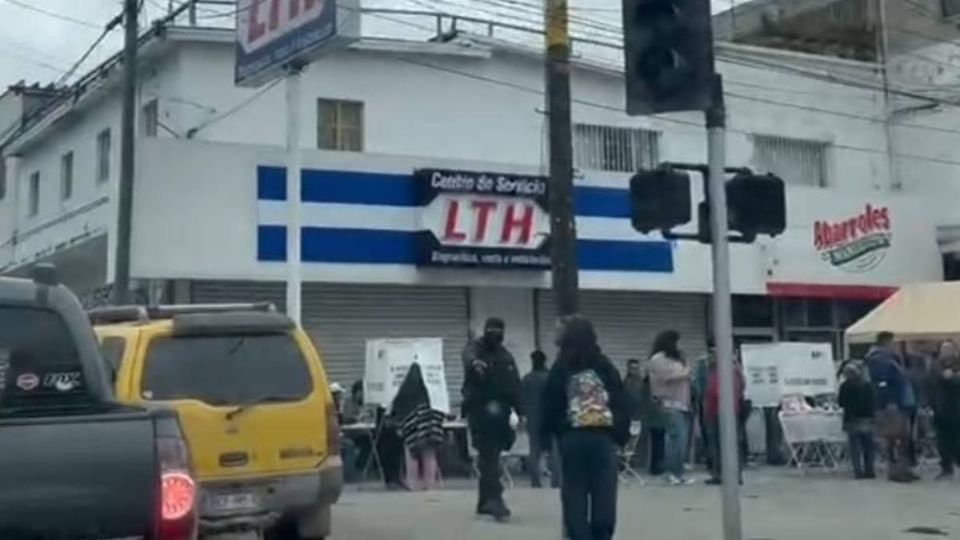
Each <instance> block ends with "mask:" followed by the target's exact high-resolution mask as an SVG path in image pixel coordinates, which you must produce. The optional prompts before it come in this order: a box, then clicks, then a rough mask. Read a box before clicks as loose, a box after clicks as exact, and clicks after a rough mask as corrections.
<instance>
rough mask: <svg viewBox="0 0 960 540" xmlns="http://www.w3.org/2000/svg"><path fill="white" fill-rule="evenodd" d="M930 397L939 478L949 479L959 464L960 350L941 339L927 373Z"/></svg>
mask: <svg viewBox="0 0 960 540" xmlns="http://www.w3.org/2000/svg"><path fill="white" fill-rule="evenodd" d="M930 379H931V383H930V401H931V405H932V406H933V424H934V428H935V429H936V431H937V448H938V450H939V452H940V478H941V479H952V478H953V474H954V470H955V466H957V465H960V354H958V351H957V344H956V343H954V342H953V341H944V342H943V343H941V344H940V350H939V352H938V354H937V358H936V359H935V361H934V363H933V366H932V369H931V373H930Z"/></svg>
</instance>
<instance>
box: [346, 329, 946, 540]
mask: <svg viewBox="0 0 960 540" xmlns="http://www.w3.org/2000/svg"><path fill="white" fill-rule="evenodd" d="M505 331H506V328H505V325H504V322H503V321H502V320H500V319H496V318H492V319H489V320H487V321H486V323H485V325H484V329H483V334H482V335H481V336H480V337H479V338H477V339H475V340H471V341H470V342H469V343H468V344H467V346H466V348H465V349H464V351H463V355H462V359H463V369H464V383H463V388H462V398H463V400H462V406H461V407H462V408H461V412H462V417H463V418H464V419H465V420H466V424H467V426H468V429H469V440H470V443H471V444H472V445H473V447H474V449H475V453H476V455H475V461H474V463H475V467H476V472H477V473H478V476H479V479H478V480H479V482H478V497H477V504H476V513H477V514H478V515H486V516H491V517H493V518H495V519H497V520H500V521H504V520H507V519H509V517H510V515H511V511H510V509H509V508H508V506H507V504H506V502H505V500H504V497H503V493H504V488H503V485H502V481H501V478H502V468H501V467H502V461H501V456H502V455H503V453H504V452H506V451H507V450H509V449H510V448H511V446H512V445H513V444H514V442H515V440H516V437H517V429H518V428H519V429H521V430H524V431H526V433H527V435H528V437H529V457H528V461H527V467H526V468H527V471H528V472H529V474H530V481H531V485H532V486H533V487H541V486H542V482H543V479H544V476H545V475H544V472H545V470H544V467H543V464H544V461H545V462H546V464H547V467H546V471H547V472H548V474H547V475H546V476H548V477H549V481H550V484H551V486H553V487H559V488H560V491H561V503H562V508H563V516H564V518H563V520H564V530H565V533H566V535H567V537H569V538H571V539H574V540H579V539H609V538H612V536H613V532H614V527H615V522H616V499H617V487H618V482H619V474H620V470H621V467H623V462H622V460H623V459H624V454H623V452H622V449H623V448H624V447H625V445H627V444H628V441H631V440H632V445H631V448H634V449H636V452H633V453H632V454H631V455H629V456H627V458H626V459H634V460H635V462H636V464H638V465H639V464H640V463H643V462H645V463H643V465H645V466H646V468H647V470H648V472H649V474H650V475H653V476H659V475H662V476H663V477H664V482H665V484H666V485H670V486H682V485H686V484H689V483H692V481H693V480H692V479H691V478H690V477H689V476H688V474H687V463H688V457H689V456H690V454H691V451H692V449H694V446H695V445H693V444H692V439H693V438H694V437H693V436H694V435H696V437H695V438H696V440H697V441H698V443H699V444H698V445H697V446H698V447H699V448H700V449H702V455H703V457H704V461H705V462H706V465H707V470H708V471H709V473H710V476H709V478H708V479H707V480H706V482H707V483H708V484H719V483H721V462H722V460H721V459H720V428H719V426H720V420H719V417H720V414H719V411H720V406H719V402H720V399H719V394H720V391H719V387H720V384H719V375H718V369H717V362H716V360H715V358H714V356H713V354H712V351H710V352H709V353H708V354H707V356H706V357H705V358H702V359H699V361H697V362H690V361H688V359H687V358H686V356H685V355H684V353H683V352H682V351H681V347H680V342H681V336H680V335H679V334H678V333H677V332H675V331H665V332H663V333H661V334H660V335H658V336H657V338H656V340H655V342H654V345H653V348H652V350H651V352H650V355H649V357H648V358H647V361H646V362H644V363H641V362H640V361H639V360H638V359H630V360H628V362H627V363H626V373H625V376H624V377H623V378H621V376H620V373H619V372H618V370H617V368H616V367H615V366H614V364H613V363H612V362H611V361H610V359H608V358H607V357H606V356H605V355H604V353H603V351H602V349H601V346H600V344H599V343H598V339H597V335H596V332H595V331H594V328H593V326H592V324H591V323H590V322H589V321H588V320H586V319H584V318H580V317H574V318H570V319H568V320H566V321H564V323H563V325H562V328H561V330H560V332H558V336H557V342H556V345H557V347H558V354H557V357H556V360H555V361H554V362H553V364H552V365H550V366H548V358H547V356H546V355H545V354H544V353H543V352H541V351H534V352H533V353H532V354H531V357H530V360H531V365H532V369H531V371H530V372H529V373H527V374H526V375H524V376H523V377H521V376H520V373H519V372H518V368H517V364H516V362H515V360H514V357H513V356H512V354H511V353H510V352H509V351H508V350H507V349H506V348H505V346H504V335H505ZM921 368H922V369H921ZM841 380H842V384H841V385H840V388H839V393H838V395H837V397H836V400H837V404H838V405H839V407H841V408H842V410H843V428H844V430H845V431H846V433H847V434H848V436H849V456H850V460H851V462H852V464H853V469H854V474H855V476H856V478H858V479H869V478H875V477H876V466H875V462H876V460H877V455H878V451H877V446H876V443H875V441H876V440H878V439H880V440H883V441H884V442H885V446H884V448H883V450H884V451H885V452H886V454H885V457H887V459H888V462H889V466H888V467H887V470H888V471H889V472H888V474H889V478H890V479H891V480H893V481H897V482H910V481H914V480H917V479H918V476H917V475H916V474H915V473H914V471H913V466H915V465H916V461H917V453H918V452H917V448H916V446H917V443H916V441H915V437H914V436H913V435H914V434H915V433H916V431H917V428H916V424H917V418H918V411H919V410H921V408H922V407H925V406H929V407H930V408H931V409H932V411H933V417H934V422H933V424H934V426H935V428H936V440H937V443H938V444H937V446H938V449H939V455H940V457H941V466H942V471H941V473H942V474H941V476H943V477H952V476H953V471H954V468H955V466H957V465H960V354H958V348H957V346H956V344H954V343H953V342H951V341H946V342H943V343H942V344H940V345H939V348H938V349H937V351H936V352H935V353H933V354H930V355H928V356H927V357H919V356H918V354H917V353H912V354H911V355H902V354H900V353H898V349H897V345H896V342H895V336H893V335H892V334H889V333H881V334H880V335H879V336H878V338H877V340H876V344H875V345H874V347H873V348H872V349H871V350H870V352H869V353H868V354H867V356H866V358H865V360H864V361H863V362H847V363H845V364H844V365H843V366H842V368H841ZM362 392H363V385H362V383H360V382H358V383H356V384H354V386H353V387H352V391H351V395H350V396H349V398H347V399H346V400H345V401H343V397H342V396H341V397H339V398H338V399H340V400H341V401H342V411H343V422H345V423H350V422H356V421H369V422H372V423H373V424H374V425H377V426H378V430H377V431H378V432H379V436H378V437H377V439H376V441H375V444H376V446H377V448H376V449H375V450H376V452H377V453H378V454H379V457H380V463H381V465H382V470H383V473H384V480H385V481H386V482H387V484H388V486H391V487H402V488H404V489H430V488H431V487H432V486H433V483H434V481H435V480H436V478H437V476H438V472H437V471H438V450H439V448H440V447H441V446H442V445H443V444H444V440H445V435H444V430H443V422H444V416H443V414H441V413H438V412H437V411H435V410H433V409H432V408H431V404H430V398H429V395H428V392H427V390H426V386H425V384H424V381H423V376H422V373H421V372H420V369H419V367H418V366H416V364H414V366H412V367H411V369H410V370H409V372H408V374H407V376H406V378H405V379H404V382H403V384H402V385H401V387H400V389H399V391H398V393H397V396H396V398H395V399H394V401H393V403H392V406H391V407H390V408H389V409H387V408H383V407H380V408H378V409H376V410H375V411H373V412H372V413H371V411H370V409H366V408H365V407H364V406H363V398H362ZM734 396H735V400H734V401H735V407H736V414H737V418H738V422H737V425H738V431H739V433H738V438H739V440H740V443H741V444H740V465H741V466H740V469H741V471H738V474H742V468H743V462H744V459H745V458H746V455H747V453H748V449H747V446H748V445H747V438H746V436H745V426H746V422H747V419H748V417H749V415H750V412H751V411H752V409H753V407H752V405H751V404H750V402H749V401H748V400H747V399H746V398H745V380H744V376H743V373H742V369H740V368H739V364H738V365H737V366H736V368H735V369H734ZM365 414H366V415H368V416H367V417H366V418H364V415H365ZM382 426H387V427H388V429H383V430H381V429H380V427H382ZM634 426H640V427H641V428H642V429H637V430H632V429H631V427H634ZM695 429H696V430H698V431H697V432H696V433H694V432H693V430H695ZM372 446H373V441H371V443H370V444H367V445H366V446H365V447H360V448H357V449H356V454H357V455H356V456H355V458H354V459H353V460H351V461H350V462H351V463H366V462H369V456H370V452H372V451H374V449H373V448H372ZM404 463H405V469H406V477H405V478H401V470H402V469H403V468H404ZM741 482H742V476H741Z"/></svg>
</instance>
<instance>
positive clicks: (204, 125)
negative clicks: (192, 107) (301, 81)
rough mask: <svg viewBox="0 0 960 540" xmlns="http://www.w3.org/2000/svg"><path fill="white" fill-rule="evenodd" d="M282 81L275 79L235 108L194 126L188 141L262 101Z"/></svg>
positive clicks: (190, 130)
mask: <svg viewBox="0 0 960 540" xmlns="http://www.w3.org/2000/svg"><path fill="white" fill-rule="evenodd" d="M281 81H283V78H282V77H278V78H276V79H274V80H273V81H271V82H270V84H268V85H266V86H264V87H263V88H261V89H259V90H257V92H256V93H255V94H253V95H251V96H248V97H247V98H246V99H244V100H243V101H241V102H239V103H237V104H236V105H234V106H233V107H230V108H229V109H227V110H225V111H223V112H222V113H221V114H219V115H217V116H214V117H213V118H211V119H209V120H207V121H206V122H203V123H202V124H199V125H197V126H194V127H192V128H190V129H188V130H187V138H188V139H192V138H193V137H194V136H195V135H196V134H197V133H199V132H200V131H202V130H204V129H206V128H208V127H210V126H212V125H214V124H216V123H218V122H220V121H222V120H224V119H226V118H229V117H230V116H233V115H234V114H236V113H237V112H239V111H240V110H242V109H244V108H246V107H247V106H248V105H250V104H251V103H253V102H254V101H256V100H258V99H260V96H262V95H264V94H266V93H267V92H269V91H270V90H272V89H273V88H274V87H275V86H277V85H278V84H280V82H281Z"/></svg>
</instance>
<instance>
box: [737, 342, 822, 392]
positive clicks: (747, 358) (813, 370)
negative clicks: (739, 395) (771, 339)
mask: <svg viewBox="0 0 960 540" xmlns="http://www.w3.org/2000/svg"><path fill="white" fill-rule="evenodd" d="M741 359H742V361H743V370H744V378H745V380H746V397H747V398H748V399H750V400H751V401H753V404H754V405H755V406H758V407H775V406H777V405H779V404H780V399H781V398H782V397H783V396H789V395H795V394H799V395H803V396H819V395H823V394H832V393H835V392H836V391H837V374H836V366H835V365H834V362H833V348H832V347H831V346H830V344H828V343H765V344H750V345H744V346H743V348H742V349H741Z"/></svg>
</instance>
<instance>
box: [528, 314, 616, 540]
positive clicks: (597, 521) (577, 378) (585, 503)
mask: <svg viewBox="0 0 960 540" xmlns="http://www.w3.org/2000/svg"><path fill="white" fill-rule="evenodd" d="M559 341H560V343H559V345H560V353H559V357H558V359H557V362H556V363H555V364H554V366H553V368H552V369H551V370H550V376H549V378H548V379H547V385H546V387H545V389H544V394H543V403H542V415H543V419H542V420H543V428H542V429H543V433H542V435H543V438H544V439H546V440H549V439H550V438H552V437H556V438H557V439H558V440H559V447H560V458H561V459H560V461H561V467H562V478H563V481H562V483H561V486H560V498H561V501H562V506H563V522H564V526H565V527H564V528H565V529H566V535H567V537H568V538H570V540H610V539H611V538H613V533H614V530H615V527H616V516H617V483H618V480H619V479H618V475H619V448H620V447H622V446H623V445H624V444H625V443H626V442H627V439H628V438H629V436H630V416H631V414H630V400H629V397H628V396H627V393H626V391H625V390H624V388H623V383H622V381H621V379H620V373H619V372H618V371H617V368H615V367H614V366H613V364H612V363H611V362H610V360H609V359H607V357H606V356H604V354H603V352H602V351H601V349H600V346H599V345H598V343H597V334H596V332H595V331H594V328H593V325H592V324H591V323H590V321H588V320H586V319H583V318H572V319H570V320H569V322H567V324H566V327H565V328H564V329H563V331H562V334H561V336H560V340H559Z"/></svg>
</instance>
